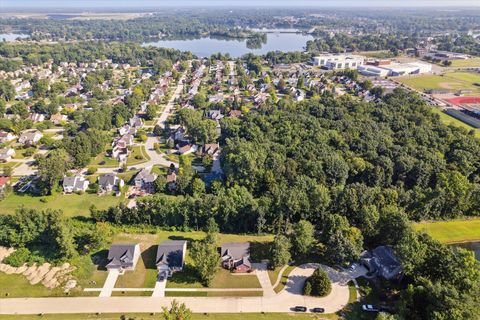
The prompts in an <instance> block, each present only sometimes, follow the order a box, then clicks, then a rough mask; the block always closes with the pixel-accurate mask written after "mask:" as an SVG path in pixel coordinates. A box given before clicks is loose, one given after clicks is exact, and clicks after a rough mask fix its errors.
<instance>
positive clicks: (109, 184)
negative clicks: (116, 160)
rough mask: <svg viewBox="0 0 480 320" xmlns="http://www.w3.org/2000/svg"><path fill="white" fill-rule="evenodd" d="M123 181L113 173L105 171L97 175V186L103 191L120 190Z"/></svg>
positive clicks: (123, 183)
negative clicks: (101, 174)
mask: <svg viewBox="0 0 480 320" xmlns="http://www.w3.org/2000/svg"><path fill="white" fill-rule="evenodd" d="M124 185H125V182H124V181H123V180H122V179H120V178H119V177H117V176H116V175H115V174H113V173H107V174H105V175H103V176H100V177H98V186H99V187H100V190H101V191H103V192H112V191H120V188H122V187H123V186H124Z"/></svg>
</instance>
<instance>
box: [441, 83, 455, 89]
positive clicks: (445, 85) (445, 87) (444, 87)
mask: <svg viewBox="0 0 480 320" xmlns="http://www.w3.org/2000/svg"><path fill="white" fill-rule="evenodd" d="M438 86H439V87H440V88H442V89H449V90H452V89H455V88H453V87H452V83H451V82H439V83H438Z"/></svg>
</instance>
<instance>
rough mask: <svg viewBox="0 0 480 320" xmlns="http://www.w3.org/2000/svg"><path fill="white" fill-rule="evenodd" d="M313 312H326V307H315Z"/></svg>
mask: <svg viewBox="0 0 480 320" xmlns="http://www.w3.org/2000/svg"><path fill="white" fill-rule="evenodd" d="M312 312H314V313H324V312H325V309H324V308H313V309H312Z"/></svg>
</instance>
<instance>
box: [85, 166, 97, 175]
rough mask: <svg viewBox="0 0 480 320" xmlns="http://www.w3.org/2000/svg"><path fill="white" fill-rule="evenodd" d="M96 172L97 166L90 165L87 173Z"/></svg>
mask: <svg viewBox="0 0 480 320" xmlns="http://www.w3.org/2000/svg"><path fill="white" fill-rule="evenodd" d="M95 172H97V167H95V166H92V167H88V169H87V174H94V173H95Z"/></svg>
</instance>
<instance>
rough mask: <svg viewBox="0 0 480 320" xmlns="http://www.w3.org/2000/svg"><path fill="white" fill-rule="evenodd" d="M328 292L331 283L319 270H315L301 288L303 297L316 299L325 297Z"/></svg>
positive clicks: (330, 288)
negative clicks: (310, 296)
mask: <svg viewBox="0 0 480 320" xmlns="http://www.w3.org/2000/svg"><path fill="white" fill-rule="evenodd" d="M309 291H310V293H308V292H309ZM330 291H332V282H331V281H330V278H329V277H328V274H327V273H326V272H325V271H324V270H322V269H320V268H318V269H315V271H314V272H313V274H312V275H311V276H310V277H309V278H308V279H307V280H306V281H305V284H304V287H303V294H304V295H312V296H317V297H325V296H326V295H328V294H329V293H330Z"/></svg>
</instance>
